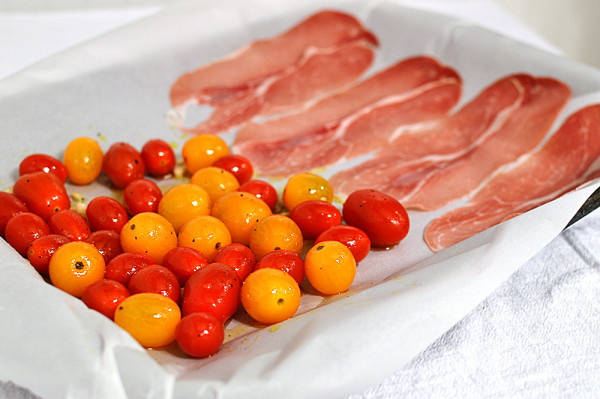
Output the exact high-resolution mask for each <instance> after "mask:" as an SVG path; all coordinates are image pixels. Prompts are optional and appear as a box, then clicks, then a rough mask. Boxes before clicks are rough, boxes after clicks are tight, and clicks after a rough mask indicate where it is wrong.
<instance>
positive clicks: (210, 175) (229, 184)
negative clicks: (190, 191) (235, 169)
mask: <svg viewBox="0 0 600 399" xmlns="http://www.w3.org/2000/svg"><path fill="white" fill-rule="evenodd" d="M190 183H192V184H195V185H197V186H200V187H202V188H203V189H205V190H206V192H207V193H208V195H209V196H210V200H211V202H212V203H214V202H215V201H216V200H218V199H219V198H221V197H222V196H224V195H225V194H228V193H231V192H233V191H236V190H237V189H238V187H239V186H240V183H238V181H237V179H236V178H235V176H234V175H232V174H231V173H229V172H228V171H226V170H225V169H221V168H217V167H216V166H207V167H205V168H201V169H198V170H197V171H196V172H195V173H194V174H193V175H192V178H191V179H190Z"/></svg>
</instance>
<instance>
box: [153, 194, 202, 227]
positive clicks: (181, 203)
mask: <svg viewBox="0 0 600 399" xmlns="http://www.w3.org/2000/svg"><path fill="white" fill-rule="evenodd" d="M211 204H212V203H211V200H210V196H209V195H208V193H207V192H206V190H204V189H203V188H202V187H200V186H198V185H195V184H179V185H177V186H174V187H172V188H170V189H169V190H168V191H167V192H166V193H165V194H164V195H163V197H162V198H161V199H160V202H159V203H158V213H159V214H160V215H162V216H164V217H165V218H166V219H167V220H168V221H169V222H171V224H172V225H173V228H174V229H175V231H176V232H179V230H180V229H181V226H183V225H184V224H185V223H187V222H189V221H190V220H192V219H194V218H195V217H197V216H204V215H210V207H211Z"/></svg>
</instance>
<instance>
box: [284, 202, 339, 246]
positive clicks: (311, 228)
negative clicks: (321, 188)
mask: <svg viewBox="0 0 600 399" xmlns="http://www.w3.org/2000/svg"><path fill="white" fill-rule="evenodd" d="M290 218H292V220H293V221H294V222H296V224H297V225H298V227H300V230H301V231H302V236H303V237H304V238H306V239H309V240H314V239H315V238H317V236H318V235H319V234H321V233H322V232H324V231H325V230H327V229H328V228H330V227H333V226H337V225H338V224H340V223H342V213H341V212H340V211H339V209H337V208H336V207H335V206H334V205H333V204H331V203H329V202H325V201H318V200H311V201H305V202H302V203H300V204H298V205H297V206H296V207H294V209H292V212H290Z"/></svg>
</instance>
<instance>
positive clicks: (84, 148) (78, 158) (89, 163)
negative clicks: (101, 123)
mask: <svg viewBox="0 0 600 399" xmlns="http://www.w3.org/2000/svg"><path fill="white" fill-rule="evenodd" d="M103 157H104V154H103V153H102V148H101V147H100V144H98V142H97V141H96V140H94V139H92V138H90V137H78V138H76V139H74V140H72V141H71V142H70V143H69V144H68V145H67V148H65V153H64V155H63V164H64V165H65V167H66V168H67V174H68V175H69V180H71V181H72V182H73V183H75V184H81V185H85V184H90V183H91V182H93V181H94V180H96V178H97V177H98V176H99V175H100V172H102V159H103Z"/></svg>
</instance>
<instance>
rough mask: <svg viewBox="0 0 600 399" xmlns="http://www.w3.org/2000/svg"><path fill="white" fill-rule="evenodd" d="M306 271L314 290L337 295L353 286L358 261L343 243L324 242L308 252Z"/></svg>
mask: <svg viewBox="0 0 600 399" xmlns="http://www.w3.org/2000/svg"><path fill="white" fill-rule="evenodd" d="M304 270H305V272H306V277H307V278H308V281H309V282H310V284H311V285H312V286H313V288H314V289H316V290H317V291H319V292H320V293H322V294H325V295H335V294H339V293H340V292H344V291H346V290H347V289H348V288H350V285H352V282H353V281H354V277H355V276H356V261H355V260H354V256H352V252H350V250H349V249H348V247H347V246H345V245H344V244H342V243H341V242H338V241H323V242H320V243H318V244H315V245H314V246H313V247H312V248H311V249H310V250H309V251H308V252H307V254H306V259H305V261H304Z"/></svg>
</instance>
